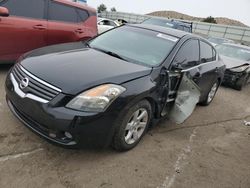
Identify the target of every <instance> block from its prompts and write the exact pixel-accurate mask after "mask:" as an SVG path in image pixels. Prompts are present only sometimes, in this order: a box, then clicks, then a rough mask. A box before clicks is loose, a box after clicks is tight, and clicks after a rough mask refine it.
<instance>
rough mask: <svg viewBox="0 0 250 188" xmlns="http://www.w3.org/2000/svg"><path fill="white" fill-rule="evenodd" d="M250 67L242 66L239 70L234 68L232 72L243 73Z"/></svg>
mask: <svg viewBox="0 0 250 188" xmlns="http://www.w3.org/2000/svg"><path fill="white" fill-rule="evenodd" d="M248 67H249V65H245V66H241V67H237V68H232V69H230V71H232V72H243V71H245V70H246V69H247V68H248Z"/></svg>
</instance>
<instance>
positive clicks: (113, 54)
mask: <svg viewBox="0 0 250 188" xmlns="http://www.w3.org/2000/svg"><path fill="white" fill-rule="evenodd" d="M92 48H93V49H95V50H97V51H100V52H103V53H105V54H108V55H110V56H113V57H116V58H118V59H121V60H123V61H128V60H127V59H125V58H124V57H122V56H120V55H119V54H117V53H115V52H111V51H108V50H103V49H100V48H95V47H92Z"/></svg>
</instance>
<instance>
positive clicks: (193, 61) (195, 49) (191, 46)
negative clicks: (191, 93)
mask: <svg viewBox="0 0 250 188" xmlns="http://www.w3.org/2000/svg"><path fill="white" fill-rule="evenodd" d="M199 61H200V49H199V41H198V40H196V39H192V40H188V41H187V42H185V43H184V45H183V46H182V47H181V48H180V50H179V51H178V53H177V54H176V56H175V58H174V61H173V65H174V67H178V68H183V69H185V68H190V67H193V66H196V65H198V64H199Z"/></svg>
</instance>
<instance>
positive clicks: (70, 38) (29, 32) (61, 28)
mask: <svg viewBox="0 0 250 188" xmlns="http://www.w3.org/2000/svg"><path fill="white" fill-rule="evenodd" d="M96 19H97V18H96V11H95V9H92V8H90V7H88V6H85V5H81V4H78V3H74V2H70V1H67V0H36V1H34V0H18V1H17V0H2V1H0V63H4V62H13V61H15V60H16V59H17V58H18V57H19V56H21V55H22V54H24V53H26V52H28V51H30V50H33V49H36V48H40V47H43V46H47V45H52V44H58V43H66V42H74V41H80V40H86V39H89V38H92V37H94V36H96V35H97V23H96Z"/></svg>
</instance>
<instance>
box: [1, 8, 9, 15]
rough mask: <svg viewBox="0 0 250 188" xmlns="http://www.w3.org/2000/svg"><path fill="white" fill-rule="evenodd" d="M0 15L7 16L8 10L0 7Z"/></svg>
mask: <svg viewBox="0 0 250 188" xmlns="http://www.w3.org/2000/svg"><path fill="white" fill-rule="evenodd" d="M0 16H2V17H8V16H9V10H8V9H7V8H5V7H0Z"/></svg>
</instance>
